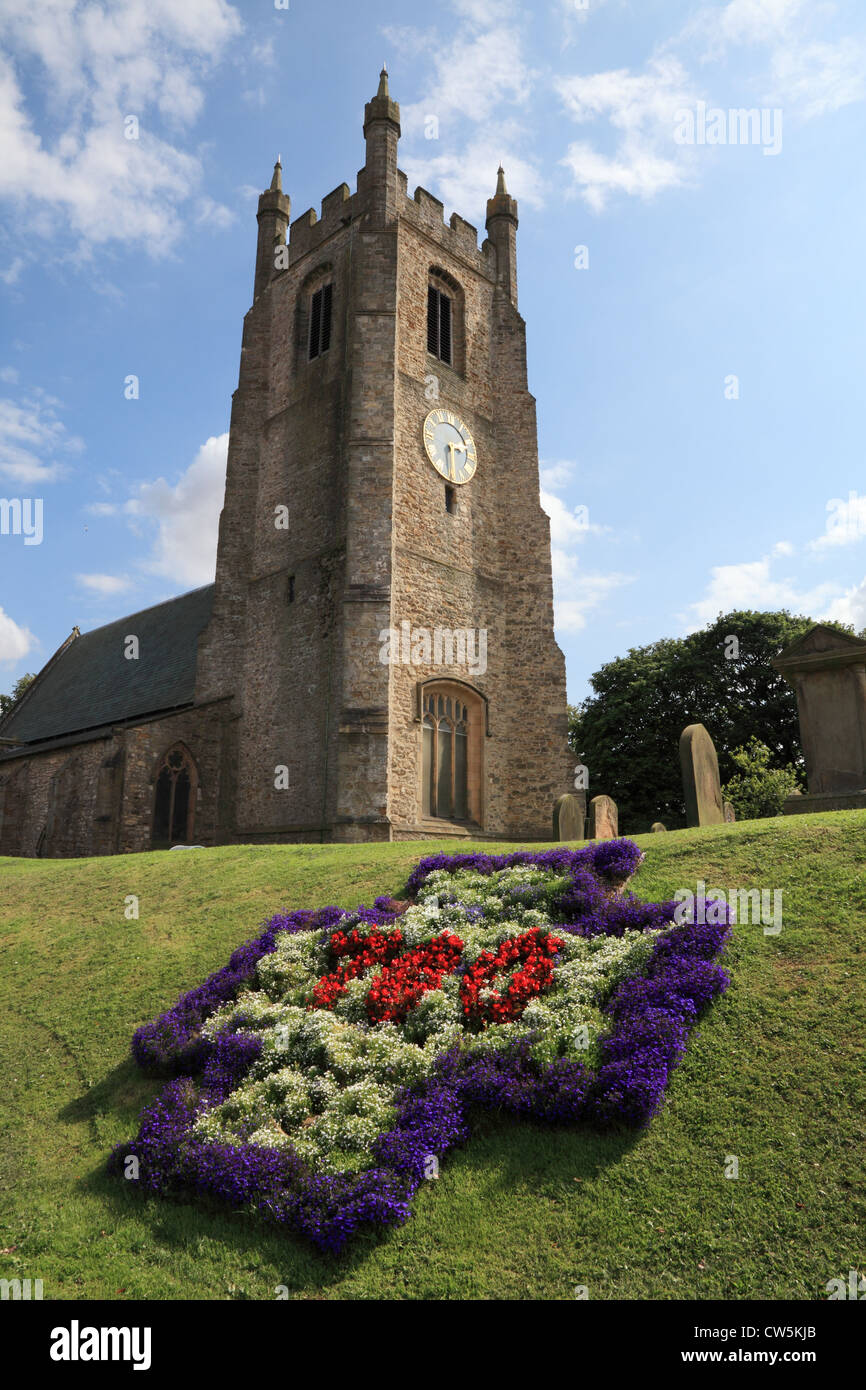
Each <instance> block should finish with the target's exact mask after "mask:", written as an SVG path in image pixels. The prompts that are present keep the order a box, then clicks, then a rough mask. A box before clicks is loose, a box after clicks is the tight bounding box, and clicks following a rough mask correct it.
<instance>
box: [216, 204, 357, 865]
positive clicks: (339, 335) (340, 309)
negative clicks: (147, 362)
mask: <svg viewBox="0 0 866 1390" xmlns="http://www.w3.org/2000/svg"><path fill="white" fill-rule="evenodd" d="M349 262H350V253H349V246H348V233H347V232H346V231H345V230H341V231H339V232H337V234H336V235H335V236H333V237H332V238H331V239H330V240H329V241H327V243H326V244H325V246H324V247H318V246H317V247H315V248H314V249H313V250H312V251H311V252H308V253H306V254H303V255H301V256H300V257H299V259H298V260H297V261H296V262H295V263H294V264H292V265H291V266H290V268H289V269H288V271H286V272H285V273H283V274H281V275H280V276H279V277H278V278H277V279H276V280H274V282H273V283H272V285H271V287H270V290H269V291H268V293H267V294H266V295H264V296H263V297H262V298H261V299H260V300H259V301H258V302H257V304H256V306H255V308H254V310H253V311H252V312H253V313H254V314H257V315H259V316H265V315H267V316H268V317H269V328H268V333H267V335H266V337H265V336H264V335H263V336H262V343H263V346H262V351H265V350H266V351H267V354H268V357H267V369H266V372H265V376H266V378H267V380H268V382H269V388H268V405H267V416H266V419H265V422H264V425H263V427H262V431H261V437H260V441H259V452H258V471H257V482H256V490H255V506H254V511H253V516H252V520H251V523H250V524H251V525H252V526H253V529H254V544H253V546H252V549H251V556H250V562H249V569H248V575H249V583H248V587H247V589H246V595H245V624H244V633H243V647H244V653H243V658H242V676H241V682H240V694H239V706H240V708H241V709H242V711H243V719H242V722H241V727H240V730H239V749H238V781H237V810H236V833H237V836H238V837H239V838H241V839H244V838H247V837H249V838H258V837H264V838H268V837H285V838H291V837H292V836H293V835H295V834H300V833H303V832H304V831H309V832H310V833H312V834H317V833H318V831H319V828H320V827H321V826H322V824H323V818H324V821H325V823H327V822H328V821H329V819H330V808H329V806H328V805H327V802H328V800H330V801H331V802H333V797H334V788H335V778H336V754H335V751H334V750H333V749H329V747H328V742H329V741H330V742H333V739H334V730H335V729H336V727H337V724H338V721H339V707H338V695H339V680H338V676H339V670H340V642H341V633H340V601H339V600H340V594H341V589H342V571H343V565H344V557H345V520H344V514H343V499H344V494H345V487H344V486H343V484H342V467H341V452H342V435H343V393H344V389H345V382H344V371H343V364H344V357H345V331H346V330H345V322H346V307H347V298H348V292H349V278H348V268H349ZM325 279H329V280H332V282H333V285H334V289H333V301H332V335H331V344H330V347H329V350H328V352H327V353H325V354H323V355H322V356H321V357H319V358H315V359H313V360H312V361H310V360H309V359H308V353H307V343H308V331H309V325H308V321H307V317H306V314H307V311H308V304H309V297H310V294H311V293H312V290H313V288H315V286H316V285H317V284H319V283H322V282H323V281H324V280H325ZM265 344H266V347H265V346H264V345H265ZM277 507H286V508H287V509H288V518H287V519H288V525H287V526H285V527H283V526H280V527H278V526H276V525H275V521H276V519H277V518H276V512H275V509H276V508H277ZM280 519H281V520H282V519H283V518H282V517H281V518H280ZM290 580H291V581H292V583H291V588H290ZM329 689H330V696H329V695H328V691H329ZM280 767H285V768H287V770H288V787H286V788H278V787H277V786H275V781H276V779H277V776H278V774H277V772H276V769H277V768H280ZM326 780H327V781H328V782H329V784H330V795H329V796H326V790H325V782H326Z"/></svg>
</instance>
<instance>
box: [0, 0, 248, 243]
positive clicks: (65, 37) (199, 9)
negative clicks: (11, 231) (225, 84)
mask: <svg viewBox="0 0 866 1390" xmlns="http://www.w3.org/2000/svg"><path fill="white" fill-rule="evenodd" d="M240 30H241V22H240V19H239V17H238V14H237V12H236V11H235V10H234V8H233V7H232V6H230V5H228V4H227V3H225V0H184V3H183V4H182V5H177V4H172V3H170V0H122V3H121V0H102V3H96V0H86V2H85V0H71V3H70V0H41V3H40V4H39V5H38V6H34V5H32V4H31V3H30V0H4V5H3V7H2V10H0V39H2V40H3V45H4V49H5V50H6V53H7V54H8V55H9V56H8V57H7V58H4V59H0V198H3V199H5V200H6V201H7V203H8V204H10V205H11V206H12V207H13V208H14V209H15V211H16V212H17V221H18V223H19V225H20V228H21V230H22V231H24V232H27V231H33V230H35V231H36V232H37V233H38V234H42V235H45V236H49V235H51V236H56V228H57V217H58V215H59V216H62V217H63V219H64V221H65V223H66V224H67V227H68V228H69V229H70V230H71V231H72V233H74V234H77V236H78V237H79V239H80V245H81V248H82V250H84V251H86V250H88V249H89V248H90V247H92V246H94V245H97V244H100V243H103V242H106V241H110V240H113V239H117V240H122V241H123V242H125V243H127V244H130V243H133V244H140V245H142V246H143V247H144V248H145V249H146V250H147V251H148V253H149V254H152V255H157V256H158V255H161V254H164V253H165V252H166V251H167V250H168V249H169V248H170V247H171V245H172V243H173V242H174V241H175V240H176V239H177V237H178V236H179V234H180V231H181V227H182V217H181V211H182V205H183V204H184V202H185V201H186V200H187V199H188V198H190V197H191V196H192V195H194V194H196V193H197V191H198V185H199V184H200V182H201V178H202V166H201V163H200V160H199V158H198V157H197V156H194V155H190V154H187V153H185V152H184V151H183V150H182V149H180V148H179V147H178V146H177V144H176V143H175V142H174V138H172V139H166V138H163V137H162V136H160V135H159V134H158V133H157V127H158V126H159V124H160V123H162V124H164V125H167V126H169V127H172V128H174V129H177V128H181V127H184V126H188V125H189V124H190V123H191V122H192V121H194V120H195V119H196V118H197V117H198V116H199V115H200V113H201V110H202V107H203V103H204V91H203V86H202V82H203V80H204V79H205V78H206V77H207V75H208V74H209V72H210V71H211V70H212V68H213V66H214V64H215V63H216V62H217V61H218V60H219V58H220V57H221V55H222V54H223V52H224V51H225V48H226V46H227V44H228V43H229V41H230V40H231V39H232V38H233V37H234V36H236V35H237V34H238V33H239V32H240ZM13 62H14V66H13ZM19 74H20V75H21V78H22V80H23V81H24V82H25V83H26V86H25V87H22V85H21V84H20V83H19ZM25 92H26V93H27V95H25ZM37 93H45V97H44V109H37V100H36V99H35V98H34V97H31V95H30V94H37ZM128 115H134V116H136V117H137V118H138V120H139V125H140V130H139V138H138V139H137V140H135V139H127V138H126V137H125V134H124V118H125V117H126V116H128Z"/></svg>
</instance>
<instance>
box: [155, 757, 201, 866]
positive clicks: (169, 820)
mask: <svg viewBox="0 0 866 1390" xmlns="http://www.w3.org/2000/svg"><path fill="white" fill-rule="evenodd" d="M197 791H198V770H197V768H196V765H195V762H194V760H193V757H192V754H191V753H190V751H189V749H188V748H186V747H185V746H184V745H183V744H182V743H176V744H174V746H173V747H171V748H169V750H168V752H167V753H165V754H164V756H163V757H162V759H161V760H160V762H159V765H158V767H157V772H156V786H155V789H154V797H153V830H152V833H151V844H152V845H153V848H154V849H167V848H168V846H169V845H178V844H180V845H183V844H189V843H190V841H191V840H192V838H193V834H194V831H195V802H196V793H197Z"/></svg>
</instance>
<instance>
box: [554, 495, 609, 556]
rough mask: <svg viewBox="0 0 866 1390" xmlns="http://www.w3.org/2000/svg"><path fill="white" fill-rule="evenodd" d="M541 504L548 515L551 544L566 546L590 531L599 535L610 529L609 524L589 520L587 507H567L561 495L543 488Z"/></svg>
mask: <svg viewBox="0 0 866 1390" xmlns="http://www.w3.org/2000/svg"><path fill="white" fill-rule="evenodd" d="M541 505H542V507H543V509H544V511H546V512H547V515H548V516H549V517H550V542H551V545H554V546H568V545H570V544H572V543H573V542H575V541H579V540H583V539H585V537H586V536H588V535H589V534H590V533H593V534H594V535H597V536H600V535H603V534H604V533H605V532H609V531H610V530H611V528H610V526H601V525H599V524H598V523H597V522H591V521H590V519H589V511H588V508H587V507H585V506H578V507H574V508H573V509H572V508H569V506H568V504H567V503H565V502H563V500H562V498H561V497H557V496H556V495H555V494H554V493H552V492H545V490H544V489H543V488H542V491H541Z"/></svg>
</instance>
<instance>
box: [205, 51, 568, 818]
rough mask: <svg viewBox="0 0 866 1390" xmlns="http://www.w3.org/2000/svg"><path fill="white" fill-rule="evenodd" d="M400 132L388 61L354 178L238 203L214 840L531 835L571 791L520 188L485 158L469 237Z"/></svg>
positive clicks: (274, 189) (275, 183)
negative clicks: (412, 187) (239, 284)
mask: <svg viewBox="0 0 866 1390" xmlns="http://www.w3.org/2000/svg"><path fill="white" fill-rule="evenodd" d="M399 135H400V108H399V106H398V105H397V103H396V102H395V101H393V100H392V99H391V97H390V94H389V91H388V77H387V74H386V72H384V71H383V72H382V74H381V77H380V81H379V89H378V91H377V93H376V95H375V96H374V97H373V98H372V100H371V101H369V102H368V103H367V105H366V108H365V117H364V138H365V141H366V160H365V164H364V167H363V169H361V170H360V172H359V174H358V179H357V190H356V192H355V193H350V191H349V188H348V186H347V185H346V184H341V185H340V186H339V187H338V188H336V189H334V191H333V192H332V193H329V194H328V195H327V197H326V198H325V199H324V200H323V202H322V206H321V214H320V216H318V217H317V215H316V213H315V211H314V210H313V209H310V210H309V211H307V212H305V213H303V214H302V215H301V216H300V217H298V218H296V219H295V221H294V222H291V223H290V202H289V198H288V196H287V195H286V194H285V193H284V192H283V190H282V169H281V165H280V163H279V161H278V163H277V165H276V167H275V169H274V176H273V179H272V181H271V185H270V188H269V189H268V190H267V191H266V192H264V193H263V194H262V195H261V197H260V198H259V208H258V246H257V252H256V266H255V277H254V291H253V293H254V298H253V304H252V307H251V308H250V310H249V312H248V313H247V315H246V319H245V322H244V332H243V343H242V349H241V364H240V376H239V382H238V387H237V390H236V392H235V394H234V399H233V404H232V415H231V430H230V437H229V453H228V469H227V477H226V493H225V504H224V508H223V512H222V516H221V519H220V531H219V550H218V558H217V570H216V584H215V590H214V598H213V610H212V616H211V619H210V622H209V624H208V626H207V627H206V629H205V630H204V632H203V633H202V636H201V638H200V640H199V653H198V676H197V683H196V692H195V698H196V705H198V706H200V705H202V704H204V703H208V704H209V703H210V702H213V701H222V702H224V703H223V710H224V712H225V714H226V716H227V717H226V718H225V719H223V720H222V721H221V728H222V730H223V732H222V741H223V747H222V755H221V765H222V771H221V775H220V778H219V787H220V790H219V800H220V806H219V811H218V815H217V820H218V822H219V824H220V838H221V839H225V840H240V841H256V840H294V839H297V840H338V841H359V840H388V839H417V838H422V837H429V836H434V835H442V836H455V835H456V836H468V837H472V838H479V837H495V838H519V839H549V838H550V834H551V815H552V809H553V803H554V801H555V799H556V798H557V796H559V795H560V794H561V793H562V792H564V791H567V790H569V787H570V781H571V779H570V775H569V770H570V767H571V759H570V755H569V753H568V749H567V718H566V693H565V667H564V661H563V657H562V654H561V652H560V650H559V648H558V647H557V645H556V642H555V639H554V634H553V607H552V586H551V568H550V529H549V522H548V519H547V517H546V515H545V514H544V512H543V511H542V509H541V506H540V502H539V488H538V454H537V438H536V422H535V402H534V400H533V397H532V396H531V395H530V394H529V391H528V388H527V376H526V343H525V325H524V322H523V320H522V318H521V317H520V314H519V313H518V310H517V272H516V234H517V204H516V202H515V201H514V199H513V198H511V197H510V196H509V194H508V191H507V188H506V183H505V176H504V174H503V172H502V170H501V169H500V170H499V174H498V180H497V185H496V192H495V194H494V196H493V197H492V198H490V199H489V201H488V204H487V223H486V226H487V240H485V241H484V243H483V245H482V247H481V249H480V250H479V247H478V237H477V232H476V229H475V228H474V227H472V226H470V225H469V223H468V222H465V221H464V220H463V219H462V218H461V217H459V216H458V215H457V214H456V213H454V214H453V215H452V216H451V218H450V222H448V223H446V222H445V221H444V216H443V205H442V204H441V203H440V202H439V201H438V200H437V199H436V198H434V197H432V196H431V194H429V193H427V192H426V191H425V190H424V189H422V188H418V189H416V191H415V194H414V197H410V196H409V195H408V190H407V181H406V176H405V175H404V174H403V173H401V171H400V170H399V169H398V167H397V144H398V139H399ZM287 230H288V236H287Z"/></svg>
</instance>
